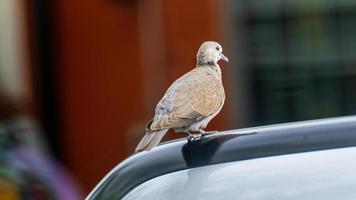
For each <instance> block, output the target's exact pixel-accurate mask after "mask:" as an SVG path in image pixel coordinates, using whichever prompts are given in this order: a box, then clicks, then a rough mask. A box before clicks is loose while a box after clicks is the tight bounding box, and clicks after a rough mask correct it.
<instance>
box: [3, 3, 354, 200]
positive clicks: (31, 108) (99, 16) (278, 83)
mask: <svg viewBox="0 0 356 200" xmlns="http://www.w3.org/2000/svg"><path fill="white" fill-rule="evenodd" d="M206 40H214V41H218V42H219V43H221V44H222V46H223V48H224V54H225V55H226V56H228V57H229V59H230V62H229V63H227V64H225V63H221V67H222V71H223V79H224V80H223V81H224V85H225V90H226V97H227V99H226V103H225V106H224V108H223V110H222V112H221V113H220V114H219V115H218V117H216V118H215V119H214V120H213V121H212V123H211V124H210V125H209V127H208V129H210V130H227V129H236V128H243V127H249V126H258V125H267V124H274V123H282V122H291V121H300V120H308V119H318V118H326V117H335V116H344V115H352V114H355V113H356V2H355V1H353V0H270V1H262V0H250V1H243V0H224V1H222V0H194V1H182V0H169V1H163V0H151V1H149V0H92V1H87V0H70V1H67V0H61V1H48V0H28V1H25V0H1V1H0V199H23V198H24V197H25V196H29V195H32V196H34V197H35V199H81V198H83V197H84V196H85V195H86V194H87V193H88V192H89V191H90V190H91V189H92V188H93V187H94V186H95V185H96V184H97V183H98V181H100V180H101V178H102V177H103V176H104V175H105V174H106V173H107V172H108V171H109V170H110V169H112V168H113V167H114V166H115V165H116V164H117V163H119V162H120V161H122V160H123V159H125V158H127V157H128V156H129V155H131V154H132V153H133V151H134V148H135V146H136V144H137V143H138V141H139V140H140V139H141V137H142V136H143V134H144V126H145V124H146V122H147V121H148V120H149V119H150V118H151V117H152V116H153V112H154V107H155V105H156V103H157V102H158V101H159V99H160V98H161V96H162V95H163V94H164V92H165V90H166V89H167V88H168V86H169V85H170V83H171V82H172V81H174V80H175V79H177V78H178V77H179V76H181V75H182V74H184V73H186V72H187V71H189V70H190V69H192V68H193V67H195V55H196V51H197V49H198V47H199V46H200V44H201V43H202V42H203V41H206ZM177 137H184V135H181V134H173V133H172V134H170V135H169V136H168V137H166V140H167V139H172V138H177Z"/></svg>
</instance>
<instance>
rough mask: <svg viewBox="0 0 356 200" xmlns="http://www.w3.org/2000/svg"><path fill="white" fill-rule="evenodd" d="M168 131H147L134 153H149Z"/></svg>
mask: <svg viewBox="0 0 356 200" xmlns="http://www.w3.org/2000/svg"><path fill="white" fill-rule="evenodd" d="M167 131H168V129H164V130H160V131H147V132H146V135H145V136H144V137H143V138H142V139H141V141H140V143H139V144H138V145H137V147H136V149H135V152H140V151H149V150H151V149H152V148H153V147H155V146H157V145H158V144H159V142H160V141H161V140H162V138H163V136H164V135H165V134H166V133H167Z"/></svg>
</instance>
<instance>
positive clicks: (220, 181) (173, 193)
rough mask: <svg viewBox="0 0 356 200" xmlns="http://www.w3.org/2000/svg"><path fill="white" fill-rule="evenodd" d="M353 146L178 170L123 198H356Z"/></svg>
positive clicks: (143, 185)
mask: <svg viewBox="0 0 356 200" xmlns="http://www.w3.org/2000/svg"><path fill="white" fill-rule="evenodd" d="M355 169H356V147H350V148H342V149H332V150H324V151H314V152H307V153H298V154H289V155H283V156H274V157H267V158H259V159H252V160H245V161H237V162H230V163H224V164H216V165H210V166H205V167H198V168H193V169H187V170H182V171H178V172H173V173H169V174H166V175H162V176H159V177H156V178H154V179H151V180H148V181H146V182H144V183H142V184H141V185H139V186H137V187H136V188H134V189H133V190H132V191H130V192H129V193H128V194H127V195H126V196H125V197H124V200H131V199H135V200H139V199H145V200H150V199H155V200H157V199H165V200H169V199H264V200H269V199H271V200H272V199H292V200H293V199H295V200H297V199H298V200H299V199H313V200H317V199H323V200H328V199H356V190H355V188H356V170H355Z"/></svg>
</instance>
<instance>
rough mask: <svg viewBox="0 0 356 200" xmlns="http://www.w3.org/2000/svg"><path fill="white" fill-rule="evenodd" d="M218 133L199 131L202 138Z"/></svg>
mask: <svg viewBox="0 0 356 200" xmlns="http://www.w3.org/2000/svg"><path fill="white" fill-rule="evenodd" d="M217 132H218V131H204V130H202V129H201V130H199V133H200V137H201V138H204V137H205V136H208V135H211V134H214V133H217Z"/></svg>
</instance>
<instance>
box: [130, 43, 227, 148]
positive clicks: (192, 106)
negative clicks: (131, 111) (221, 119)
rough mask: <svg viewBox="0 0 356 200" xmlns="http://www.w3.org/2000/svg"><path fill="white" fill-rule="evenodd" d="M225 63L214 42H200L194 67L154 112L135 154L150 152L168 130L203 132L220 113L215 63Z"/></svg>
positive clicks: (222, 96) (221, 91) (221, 101)
mask: <svg viewBox="0 0 356 200" xmlns="http://www.w3.org/2000/svg"><path fill="white" fill-rule="evenodd" d="M220 59H222V60H225V61H228V59H227V58H226V57H225V56H224V55H223V54H222V48H221V46H220V45H219V44H218V43H216V42H204V43H203V44H202V45H201V47H200V48H199V51H198V53H197V67H196V68H194V69H193V70H191V71H190V72H188V73H186V74H185V75H183V76H182V77H180V78H179V79H177V80H176V81H175V82H174V83H173V84H172V85H171V86H170V87H169V88H168V90H167V92H166V93H165V95H164V96H163V97H162V99H161V100H160V101H159V103H158V104H157V106H156V109H155V116H154V118H153V119H152V120H151V121H150V122H149V123H148V124H147V126H146V131H147V132H146V135H145V136H144V137H143V139H142V140H141V142H140V143H139V144H138V145H137V147H136V152H137V151H143V150H150V149H152V148H153V147H155V146H156V145H158V143H159V142H160V141H161V139H162V138H163V136H164V135H165V133H166V132H167V131H168V130H169V129H174V130H175V131H182V132H190V131H199V132H204V130H203V129H204V128H205V127H206V126H207V124H208V123H209V122H210V120H211V119H212V118H214V117H215V116H216V115H217V114H218V113H219V112H220V110H221V108H222V106H223V104H224V101H225V93H224V87H223V85H222V80H221V70H220V67H219V65H218V64H217V62H218V61H219V60H220Z"/></svg>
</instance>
